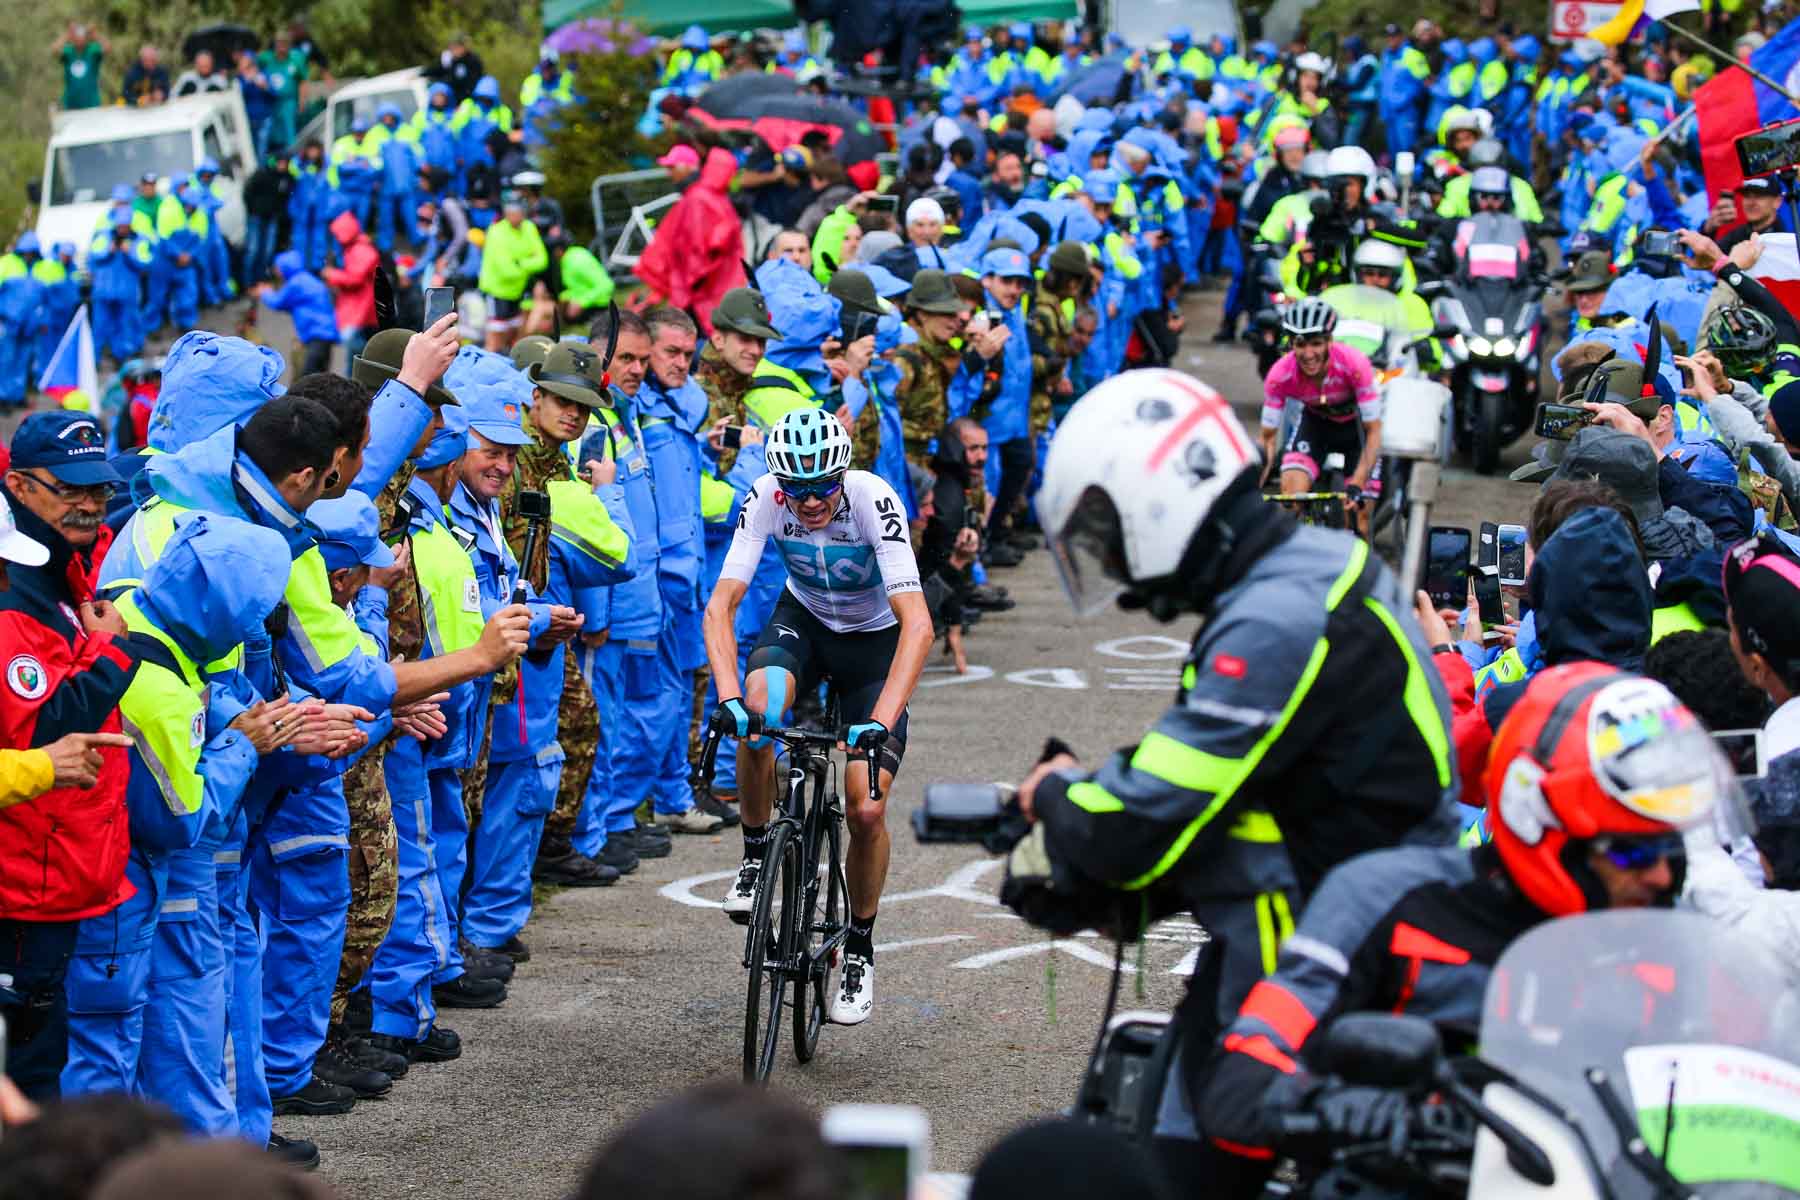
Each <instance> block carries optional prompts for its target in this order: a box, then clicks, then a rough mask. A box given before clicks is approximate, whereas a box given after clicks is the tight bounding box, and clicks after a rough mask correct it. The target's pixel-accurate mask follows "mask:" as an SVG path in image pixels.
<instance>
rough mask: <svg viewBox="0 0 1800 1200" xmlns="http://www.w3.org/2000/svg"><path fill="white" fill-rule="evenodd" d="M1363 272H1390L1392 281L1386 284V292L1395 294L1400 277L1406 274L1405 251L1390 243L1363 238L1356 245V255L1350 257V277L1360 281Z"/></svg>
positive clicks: (1398, 286)
mask: <svg viewBox="0 0 1800 1200" xmlns="http://www.w3.org/2000/svg"><path fill="white" fill-rule="evenodd" d="M1363 271H1390V272H1392V273H1393V276H1394V281H1393V282H1392V283H1390V284H1388V290H1389V291H1390V292H1397V291H1399V290H1400V280H1401V277H1402V276H1403V275H1404V274H1405V273H1406V251H1404V250H1402V249H1401V248H1400V247H1398V246H1396V245H1394V243H1392V242H1384V241H1380V240H1378V239H1376V238H1364V239H1363V240H1362V241H1360V242H1358V243H1357V244H1356V253H1354V254H1352V255H1351V256H1350V273H1351V275H1352V276H1353V277H1356V278H1359V279H1360V277H1361V274H1360V273H1361V272H1363Z"/></svg>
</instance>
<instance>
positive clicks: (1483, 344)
mask: <svg viewBox="0 0 1800 1200" xmlns="http://www.w3.org/2000/svg"><path fill="white" fill-rule="evenodd" d="M1493 352H1494V343H1492V342H1490V341H1488V340H1487V339H1486V338H1484V337H1472V338H1470V339H1469V353H1470V354H1480V355H1482V356H1484V357H1485V356H1486V355H1489V354H1492V353H1493Z"/></svg>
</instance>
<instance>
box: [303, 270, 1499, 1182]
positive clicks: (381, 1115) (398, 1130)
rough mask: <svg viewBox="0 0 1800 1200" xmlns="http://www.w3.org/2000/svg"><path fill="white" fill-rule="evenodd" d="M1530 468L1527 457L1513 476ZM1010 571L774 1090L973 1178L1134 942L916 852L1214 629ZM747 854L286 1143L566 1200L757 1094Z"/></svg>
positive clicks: (1462, 503) (573, 948) (1051, 1092)
mask: <svg viewBox="0 0 1800 1200" xmlns="http://www.w3.org/2000/svg"><path fill="white" fill-rule="evenodd" d="M1218 300H1219V293H1217V292H1212V293H1204V294H1202V295H1200V296H1198V297H1196V298H1194V300H1193V301H1192V302H1191V303H1190V305H1189V328H1190V329H1191V330H1194V331H1196V332H1195V334H1194V335H1192V340H1191V342H1190V346H1189V348H1188V349H1187V350H1186V351H1185V352H1184V356H1183V357H1184V359H1185V362H1184V363H1183V364H1182V365H1183V367H1184V369H1186V370H1187V371H1189V372H1190V373H1192V374H1194V375H1196V376H1197V377H1199V378H1201V379H1203V380H1206V381H1207V382H1208V383H1210V384H1211V385H1212V386H1214V387H1216V388H1218V389H1219V390H1221V391H1222V392H1223V393H1224V394H1225V395H1227V396H1228V397H1229V398H1230V399H1231V400H1232V401H1233V402H1234V403H1235V404H1236V405H1237V406H1238V408H1239V410H1240V412H1241V413H1242V414H1243V415H1244V417H1245V419H1246V421H1254V419H1255V409H1256V407H1257V405H1258V404H1259V403H1260V394H1261V393H1260V385H1259V382H1258V379H1257V376H1256V373H1255V364H1254V360H1253V358H1252V357H1251V355H1250V354H1249V353H1248V352H1247V351H1246V350H1243V349H1241V348H1238V347H1219V346H1214V345H1212V344H1210V343H1208V342H1206V341H1205V340H1204V334H1203V332H1201V331H1210V330H1212V329H1214V328H1216V327H1217V311H1218ZM277 344H278V343H277ZM1525 450H1526V448H1525V447H1524V446H1523V445H1521V446H1518V447H1514V449H1513V451H1512V452H1511V453H1510V454H1509V455H1508V456H1507V465H1508V466H1511V465H1512V464H1514V463H1516V462H1518V461H1522V459H1523V458H1524V456H1525ZM1533 492H1534V489H1531V488H1528V487H1526V486H1524V485H1520V484H1513V483H1508V482H1506V480H1505V478H1504V475H1502V476H1500V477H1498V478H1495V479H1481V478H1479V477H1476V476H1474V475H1472V474H1470V473H1468V472H1467V471H1462V470H1455V469H1453V470H1452V471H1450V472H1449V473H1448V475H1447V478H1446V480H1445V483H1444V486H1443V495H1442V502H1441V504H1440V508H1439V513H1438V514H1437V515H1436V516H1435V518H1434V519H1436V520H1438V521H1439V522H1442V523H1451V524H1458V525H1473V524H1474V523H1476V522H1478V521H1480V520H1483V519H1486V520H1496V521H1504V520H1515V521H1516V520H1521V519H1522V518H1523V515H1524V513H1525V511H1526V509H1527V508H1528V506H1529V504H1530V500H1531V496H1532V494H1533ZM996 576H997V581H998V582H1000V583H1003V584H1005V585H1006V586H1008V587H1009V588H1010V589H1011V590H1012V593H1013V595H1014V597H1015V598H1016V599H1017V600H1018V602H1019V603H1018V607H1017V608H1015V609H1014V610H1012V611H1011V612H1008V613H1004V614H999V615H993V616H990V617H989V618H988V619H987V620H985V621H983V622H982V623H981V625H980V626H979V627H978V628H976V629H975V630H973V631H972V633H971V635H970V661H971V670H970V673H969V674H968V675H967V676H963V677H960V678H959V677H957V676H955V675H953V674H952V673H950V671H949V669H948V668H947V667H946V666H937V665H934V667H933V668H932V669H931V673H930V674H929V675H928V677H927V679H926V681H925V683H924V686H923V688H922V689H921V691H920V693H919V694H918V696H917V697H915V700H914V703H913V706H912V724H911V730H912V733H911V744H910V746H909V748H908V752H907V757H906V764H905V767H904V770H903V771H902V773H901V776H900V779H899V781H898V783H897V785H896V788H895V794H894V796H893V799H892V802H891V803H890V806H889V814H888V828H889V830H890V831H891V832H892V834H893V845H894V852H893V870H892V874H891V875H890V877H889V880H888V893H887V897H886V899H885V901H884V903H883V905H882V910H881V917H880V921H879V924H878V925H877V927H876V943H877V947H878V951H877V970H878V973H879V974H878V987H877V1004H876V1009H875V1013H874V1016H873V1017H872V1018H871V1019H870V1020H869V1021H868V1022H867V1023H866V1024H864V1025H862V1026H860V1027H858V1028H855V1029H847V1028H835V1027H828V1028H827V1029H826V1030H825V1032H824V1034H823V1036H822V1038H821V1041H820V1049H819V1055H818V1057H817V1058H816V1059H815V1060H814V1061H813V1062H812V1063H811V1064H809V1065H807V1066H804V1067H802V1066H800V1065H799V1064H798V1063H796V1062H795V1061H794V1060H793V1058H792V1057H791V1055H790V1053H789V1051H788V1049H787V1048H786V1046H785V1044H784V1048H783V1051H782V1058H781V1060H780V1061H779V1063H778V1065H777V1068H776V1074H775V1077H774V1080H773V1085H774V1086H775V1087H777V1088H780V1089H782V1090H784V1091H786V1092H788V1093H789V1094H791V1095H793V1096H795V1097H797V1098H798V1099H799V1100H800V1101H801V1102H802V1103H804V1104H806V1105H807V1106H809V1107H811V1108H813V1109H823V1108H824V1107H825V1106H827V1105H830V1104H835V1103H839V1102H845V1101H865V1102H886V1103H912V1104H918V1105H921V1106H923V1107H924V1108H925V1109H926V1111H927V1112H928V1113H929V1114H930V1117H931V1122H932V1131H933V1141H934V1146H933V1165H934V1167H936V1168H937V1169H940V1170H949V1171H966V1170H968V1169H970V1168H971V1167H972V1166H973V1165H974V1163H975V1162H976V1160H977V1159H978V1158H979V1156H980V1155H981V1153H982V1151H983V1150H984V1148H985V1147H987V1146H988V1145H990V1144H991V1143H992V1142H993V1141H994V1140H995V1139H996V1138H998V1137H999V1136H1001V1135H1002V1134H1004V1133H1006V1132H1007V1131H1009V1130H1011V1129H1012V1128H1014V1127H1016V1126H1018V1125H1019V1124H1021V1123H1023V1122H1025V1121H1028V1120H1030V1119H1032V1118H1034V1117H1037V1116H1041V1115H1045V1114H1049V1113H1051V1112H1053V1111H1055V1110H1057V1109H1058V1108H1060V1107H1062V1106H1064V1105H1066V1104H1067V1103H1068V1102H1069V1101H1070V1100H1071V1099H1072V1097H1073V1095H1074V1091H1075V1086H1076V1082H1077V1079H1078V1076H1079V1073H1080V1070H1081V1068H1082V1066H1083V1064H1084V1063H1085V1061H1086V1056H1087V1053H1088V1050H1089V1048H1090V1046H1091V1044H1092V1041H1093V1037H1094V1032H1095V1029H1096V1027H1097V1022H1098V1020H1099V1016H1100V1013H1101V1010H1102V1007H1103V1004H1104V1001H1105V995H1106V985H1107V981H1108V977H1109V972H1110V970H1111V964H1112V947H1111V946H1110V944H1108V943H1106V942H1104V941H1102V940H1100V939H1098V938H1097V937H1092V936H1089V937H1082V938H1075V939H1069V940H1066V941H1060V942H1056V943H1052V942H1051V941H1050V940H1049V939H1047V938H1046V937H1045V936H1044V935H1042V934H1040V933H1037V932H1036V931H1033V930H1031V929H1030V928H1028V927H1026V926H1025V925H1023V924H1022V923H1021V922H1019V921H1018V920H1016V919H1015V918H1013V917H1012V916H1011V914H1010V913H1008V912H1006V911H1005V910H1004V909H1002V908H1000V907H999V906H998V904H997V902H996V901H995V899H994V891H995V889H996V886H997V883H998V878H999V864H998V863H997V862H994V861H991V860H989V859H987V858H986V857H985V856H984V855H982V854H981V853H980V851H979V850H976V849H972V848H961V847H941V846H934V847H924V846H920V845H917V844H916V843H915V842H914V841H913V839H912V837H911V836H910V826H909V825H908V824H907V821H908V819H909V818H910V815H911V813H912V812H913V810H914V809H915V808H916V807H917V806H918V804H919V801H920V797H921V794H922V790H923V788H924V786H925V785H926V784H927V783H929V782H931V781H933V780H947V779H960V780H988V779H1017V778H1018V777H1019V776H1020V775H1021V774H1022V773H1023V771H1024V770H1025V769H1026V768H1027V767H1028V766H1029V764H1030V763H1031V761H1032V760H1033V759H1034V758H1035V757H1036V755H1037V752H1038V749H1039V747H1040V746H1041V744H1042V741H1043V739H1044V737H1045V736H1046V735H1048V734H1052V733H1054V734H1058V735H1060V736H1062V737H1063V738H1065V739H1066V740H1067V741H1069V742H1070V743H1071V744H1073V745H1074V746H1075V747H1077V748H1078V749H1079V750H1080V751H1081V752H1082V753H1083V755H1084V756H1085V757H1088V758H1090V759H1091V758H1097V757H1099V756H1102V755H1104V754H1106V753H1108V752H1109V751H1110V750H1112V749H1113V748H1115V747H1117V746H1120V745H1125V744H1128V743H1131V742H1134V741H1136V740H1137V738H1138V736H1139V735H1140V734H1141V732H1142V731H1143V729H1144V728H1145V727H1146V726H1147V725H1148V724H1149V723H1150V722H1151V721H1153V720H1154V719H1155V717H1156V715H1157V713H1158V712H1159V711H1160V710H1161V709H1162V707H1163V706H1164V705H1165V704H1167V703H1168V701H1169V699H1170V697H1171V695H1172V693H1173V690H1174V688H1175V685H1176V675H1177V672H1178V668H1179V666H1180V664H1181V660H1182V656H1183V655H1184V653H1185V648H1186V646H1187V643H1188V641H1189V639H1190V638H1191V636H1192V634H1193V626H1192V625H1191V624H1190V623H1180V624H1177V625H1174V626H1158V625H1156V624H1155V623H1154V622H1152V621H1150V620H1148V619H1147V618H1144V617H1141V616H1130V615H1127V614H1124V613H1118V612H1114V613H1111V614H1108V615H1106V616H1103V617H1099V618H1095V619H1093V620H1090V621H1087V622H1080V621H1077V620H1075V619H1074V618H1073V617H1072V616H1071V614H1070V611H1069V608H1068V606H1067V604H1066V602H1065V601H1064V598H1063V595H1062V591H1061V588H1060V587H1059V585H1058V584H1057V582H1056V579H1055V575H1054V571H1053V570H1052V568H1051V566H1050V564H1049V562H1048V559H1047V558H1046V556H1045V555H1044V554H1043V553H1041V552H1040V553H1036V554H1033V555H1031V556H1029V557H1028V560H1027V562H1026V563H1025V564H1024V565H1023V566H1021V567H1019V568H1016V569H1013V570H1010V571H1002V572H996ZM738 855H739V841H738V838H737V835H736V834H735V832H732V833H731V834H730V836H725V837H704V838H696V837H684V838H679V839H677V846H676V852H675V854H674V856H673V857H671V858H667V859H663V860H660V861H652V862H646V863H645V864H644V865H643V868H642V869H641V870H640V871H639V872H638V873H637V874H635V875H633V876H630V877H629V878H628V879H626V880H625V881H623V882H622V883H620V884H619V885H617V886H615V887H612V888H607V889H601V890H591V891H563V892H559V893H555V894H551V895H549V896H548V897H546V898H544V901H543V903H541V905H540V907H539V909H538V911H537V913H536V914H535V916H534V917H533V919H532V922H531V925H530V926H529V928H528V929H527V930H526V932H525V938H526V940H527V941H528V942H529V943H530V945H531V948H532V952H533V958H532V961H531V962H530V963H529V964H527V965H526V966H524V967H522V968H521V969H520V970H519V973H518V976H517V978H516V979H515V980H514V982H513V985H512V989H511V996H510V998H509V1000H508V1001H507V1003H506V1004H505V1005H504V1006H502V1007H501V1008H499V1009H496V1010H492V1011H488V1012H475V1013H461V1012H459V1013H451V1014H448V1015H447V1016H446V1017H445V1020H444V1023H445V1024H447V1025H449V1026H450V1027H452V1028H454V1029H456V1030H457V1031H458V1032H459V1033H460V1034H461V1035H462V1038H463V1044H464V1053H463V1057H462V1058H461V1060H460V1061H458V1062H455V1063H451V1064H446V1065H441V1066H431V1065H428V1066H415V1067H414V1068H413V1069H412V1072H411V1073H410V1075H409V1076H408V1077H407V1078H406V1079H405V1080H404V1081H402V1082H401V1083H400V1084H398V1085H397V1086H396V1087H395V1089H394V1091H393V1092H392V1093H391V1094H390V1096H389V1097H388V1098H386V1099H384V1100H379V1101H372V1102H366V1103H363V1104H361V1105H359V1106H358V1107H357V1109H356V1111H355V1112H353V1113H351V1114H350V1115H348V1116H345V1117H333V1118H320V1119H313V1120H300V1119H283V1120H279V1121H278V1122H277V1128H278V1129H279V1130H280V1131H281V1132H284V1133H286V1134H288V1135H290V1136H302V1137H307V1138H311V1139H313V1140H315V1141H317V1142H318V1143H319V1145H320V1147H321V1149H322V1151H323V1154H324V1158H325V1162H324V1168H323V1170H324V1173H325V1175H326V1176H327V1177H328V1178H329V1179H331V1180H332V1181H333V1182H334V1183H336V1184H337V1185H338V1186H339V1187H340V1189H341V1190H342V1192H343V1193H344V1194H345V1195H346V1196H350V1197H358V1198H367V1200H376V1198H387V1197H399V1196H411V1195H430V1196H434V1197H436V1196H493V1195H506V1196H510V1197H518V1198H519V1200H539V1198H543V1200H553V1198H556V1197H560V1196H563V1195H565V1194H566V1193H567V1191H568V1189H569V1188H570V1187H571V1186H572V1185H573V1183H574V1182H575V1180H576V1179H577V1178H578V1177H579V1174H580V1171H581V1168H582V1165H583V1163H584V1162H585V1161H586V1160H587V1158H588V1157H589V1155H590V1154H591V1153H592V1150H593V1148H594V1147H596V1146H597V1145H599V1144H600V1143H601V1142H602V1141H603V1140H604V1139H605V1138H606V1137H607V1136H608V1135H609V1134H610V1133H611V1132H612V1131H613V1130H615V1129H617V1128H618V1127H619V1126H620V1125H621V1124H622V1123H623V1122H625V1121H627V1120H629V1119H630V1118H631V1117H632V1116H633V1115H634V1114H635V1113H637V1112H639V1111H641V1110H642V1109H643V1108H645V1107H646V1106H647V1105H649V1104H650V1103H652V1102H654V1101H656V1100H658V1099H660V1098H662V1097H664V1096H667V1095H668V1094H670V1093H671V1092H675V1091H679V1090H680V1089H682V1088H685V1087H687V1086H689V1085H692V1084H694V1083H697V1082H699V1081H701V1080H705V1079H709V1078H714V1077H720V1076H734V1075H735V1074H736V1073H737V1071H738V1064H739V1061H740V1054H741V1044H742V1025H743V1003H744V990H745V979H746V976H745V972H744V970H743V968H742V967H741V966H740V965H739V959H740V955H741V953H742V941H743V935H742V932H741V931H740V930H739V928H738V927H737V926H735V925H732V924H730V923H729V922H728V921H727V920H726V919H725V918H724V917H723V916H722V915H721V914H720V913H719V912H718V911H717V907H716V906H717V904H718V902H719V901H720V900H721V899H722V898H723V895H724V891H725V888H726V886H727V879H728V877H729V875H730V873H731V872H732V870H733V869H734V867H735V865H736V863H737V860H738ZM1199 936H1200V935H1199V933H1198V931H1197V930H1196V929H1195V928H1194V927H1193V926H1192V925H1191V924H1187V923H1185V922H1174V923H1169V924H1165V925H1164V926H1161V927H1158V928H1157V929H1156V930H1154V931H1153V933H1152V936H1151V938H1150V939H1149V940H1148V941H1147V942H1146V945H1145V950H1144V954H1143V958H1142V966H1143V970H1142V973H1141V974H1139V973H1138V972H1137V971H1136V969H1135V964H1136V958H1135V956H1128V958H1127V965H1126V970H1127V972H1128V978H1127V981H1126V985H1125V991H1124V995H1123V998H1122V1004H1123V1005H1124V1006H1126V1007H1153V1008H1154V1007H1162V1008H1166V1007H1167V1006H1169V1005H1171V1004H1173V1003H1174V1002H1175V1001H1176V1000H1177V999H1178V997H1179V993H1180V989H1181V987H1182V985H1183V982H1184V978H1185V974H1186V972H1187V970H1188V969H1189V968H1190V966H1191V962H1192V957H1193V954H1194V951H1195V948H1196V946H1197V944H1198V941H1199ZM1052 971H1053V972H1054V1004H1052V983H1051V974H1052ZM1140 986H1141V987H1142V989H1143V990H1142V995H1141V997H1140V996H1139V995H1138V994H1137V993H1136V990H1135V989H1137V988H1138V987H1140ZM785 1037H786V1034H785V1033H784V1038H785ZM695 1151H696V1152H697V1153H705V1151H706V1148H705V1147H704V1146H698V1145H697V1146H696V1147H695Z"/></svg>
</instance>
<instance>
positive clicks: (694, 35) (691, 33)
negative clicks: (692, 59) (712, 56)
mask: <svg viewBox="0 0 1800 1200" xmlns="http://www.w3.org/2000/svg"><path fill="white" fill-rule="evenodd" d="M709 45H711V41H710V39H708V38H707V36H706V30H704V29H702V28H701V27H700V26H698V25H689V26H688V27H687V30H686V31H685V32H684V33H682V35H681V48H682V49H683V50H692V51H694V52H695V53H696V54H698V53H701V52H703V51H705V50H706V49H707V47H708V46H709Z"/></svg>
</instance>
